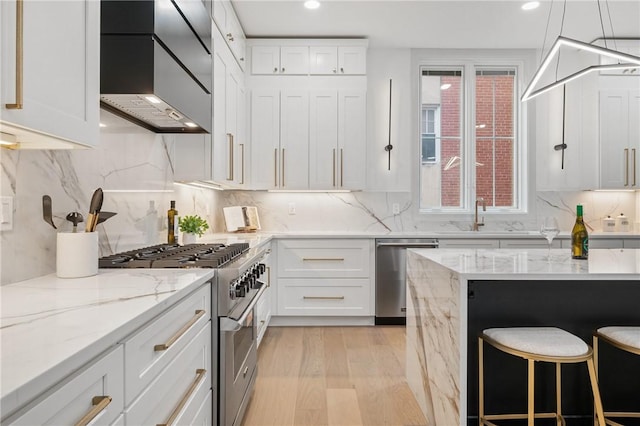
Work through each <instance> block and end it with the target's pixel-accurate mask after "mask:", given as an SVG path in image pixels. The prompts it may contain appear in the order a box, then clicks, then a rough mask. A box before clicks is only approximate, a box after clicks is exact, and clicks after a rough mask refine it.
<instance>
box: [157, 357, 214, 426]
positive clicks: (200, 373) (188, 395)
mask: <svg viewBox="0 0 640 426" xmlns="http://www.w3.org/2000/svg"><path fill="white" fill-rule="evenodd" d="M206 375H207V370H205V369H204V368H198V369H197V370H196V379H195V380H194V381H193V383H191V386H189V389H187V392H185V394H184V395H183V396H182V399H181V400H180V402H178V405H176V408H174V409H173V411H172V412H171V415H170V416H169V418H168V419H167V421H166V423H160V424H158V425H156V426H171V425H172V424H173V422H175V421H176V418H177V417H178V415H179V414H180V412H181V411H182V409H183V408H184V406H185V405H187V401H188V400H189V398H191V395H193V393H194V392H195V391H196V388H197V387H198V385H200V382H201V381H203V380H204V378H205V376H206Z"/></svg>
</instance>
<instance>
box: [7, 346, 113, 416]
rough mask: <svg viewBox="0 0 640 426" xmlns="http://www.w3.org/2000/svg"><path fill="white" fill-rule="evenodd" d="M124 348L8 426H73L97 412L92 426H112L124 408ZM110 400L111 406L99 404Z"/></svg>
mask: <svg viewBox="0 0 640 426" xmlns="http://www.w3.org/2000/svg"><path fill="white" fill-rule="evenodd" d="M123 380H124V363H123V352H122V346H118V347H117V348H116V349H115V350H112V351H111V352H110V353H108V354H107V355H106V356H104V357H103V358H101V359H99V360H98V361H95V362H93V363H92V365H91V366H90V367H88V368H86V369H85V370H83V371H81V372H80V373H78V374H76V375H75V376H73V377H72V378H71V379H70V380H69V381H68V382H66V383H64V384H62V385H61V386H60V387H58V388H57V389H56V390H54V391H53V392H51V393H49V394H48V395H46V396H44V397H43V398H40V399H39V400H38V401H37V402H36V403H34V404H33V405H32V406H31V407H30V408H28V411H26V412H25V413H21V414H18V415H16V417H14V418H12V419H9V420H8V421H7V422H6V423H3V424H7V425H28V426H32V425H72V424H76V423H77V422H78V421H79V420H80V419H82V418H83V417H84V416H85V415H86V414H88V413H90V412H92V410H94V411H93V412H94V414H96V416H95V417H94V418H93V422H92V423H91V424H92V425H110V424H112V423H114V422H116V420H117V419H118V416H119V415H120V413H121V412H122V410H123V408H124V383H123ZM104 396H108V397H110V398H111V402H108V400H104V401H103V402H101V401H98V399H99V397H104Z"/></svg>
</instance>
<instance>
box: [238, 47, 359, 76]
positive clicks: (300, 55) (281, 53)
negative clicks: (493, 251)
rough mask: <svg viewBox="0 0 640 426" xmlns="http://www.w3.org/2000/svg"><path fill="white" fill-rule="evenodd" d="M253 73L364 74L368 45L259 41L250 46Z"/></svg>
mask: <svg viewBox="0 0 640 426" xmlns="http://www.w3.org/2000/svg"><path fill="white" fill-rule="evenodd" d="M302 42H304V41H302ZM309 43H311V41H309ZM251 73H252V74H255V75H309V74H310V75H365V74H366V73H367V47H366V46H364V45H362V46H340V45H332V46H329V45H316V44H311V45H307V46H303V45H291V46H289V45H281V46H278V45H272V44H257V45H253V46H252V49H251Z"/></svg>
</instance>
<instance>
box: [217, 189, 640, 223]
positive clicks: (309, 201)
mask: <svg viewBox="0 0 640 426" xmlns="http://www.w3.org/2000/svg"><path fill="white" fill-rule="evenodd" d="M639 199H640V192H622V191H620V192H617V191H616V192H599V191H577V192H538V193H537V194H536V197H535V205H534V206H533V207H532V208H531V209H530V212H529V213H525V214H500V213H498V214H485V213H481V216H485V226H484V228H483V229H482V231H481V232H487V231H509V230H514V231H522V230H536V229H538V226H539V223H540V222H541V220H542V218H543V217H544V216H555V217H556V218H557V220H558V224H559V226H560V229H561V230H562V231H566V232H569V231H571V228H572V227H573V224H574V222H575V206H576V205H577V204H582V205H583V206H584V211H585V221H586V222H587V225H588V226H589V227H590V230H591V231H595V232H598V231H602V219H603V218H606V217H607V215H610V216H611V217H616V216H618V215H619V214H620V213H624V214H625V215H626V216H628V217H630V218H631V220H632V221H634V220H635V221H637V220H638V213H639V212H640V209H639V208H638V207H637V204H638V202H639V201H638V200H639ZM291 203H293V204H294V206H295V211H296V214H295V215H290V214H289V206H290V204H291ZM393 204H398V206H399V211H400V213H398V214H393ZM233 205H251V206H257V207H258V211H259V214H260V222H261V225H262V228H263V229H264V230H267V231H271V232H304V231H324V232H329V231H341V232H372V233H387V232H414V231H415V232H426V231H458V230H465V231H466V230H469V229H470V227H471V224H472V223H473V215H472V214H458V215H452V214H420V213H419V212H418V211H417V206H416V204H415V203H414V201H413V199H412V196H411V193H409V192H350V193H337V192H334V193H332V192H329V193H289V192H249V191H225V192H223V193H222V194H221V196H220V207H224V206H233ZM221 219H222V218H219V222H218V223H217V225H216V226H217V227H218V228H224V222H223V221H220V220H221Z"/></svg>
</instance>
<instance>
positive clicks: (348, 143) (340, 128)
mask: <svg viewBox="0 0 640 426" xmlns="http://www.w3.org/2000/svg"><path fill="white" fill-rule="evenodd" d="M309 116H310V118H309V130H310V134H309V151H310V153H309V187H310V188H311V189H363V188H364V187H365V184H366V170H365V166H364V165H365V161H364V159H365V153H366V95H365V91H364V90H341V91H337V90H322V91H313V92H312V93H311V96H310V108H309Z"/></svg>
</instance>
